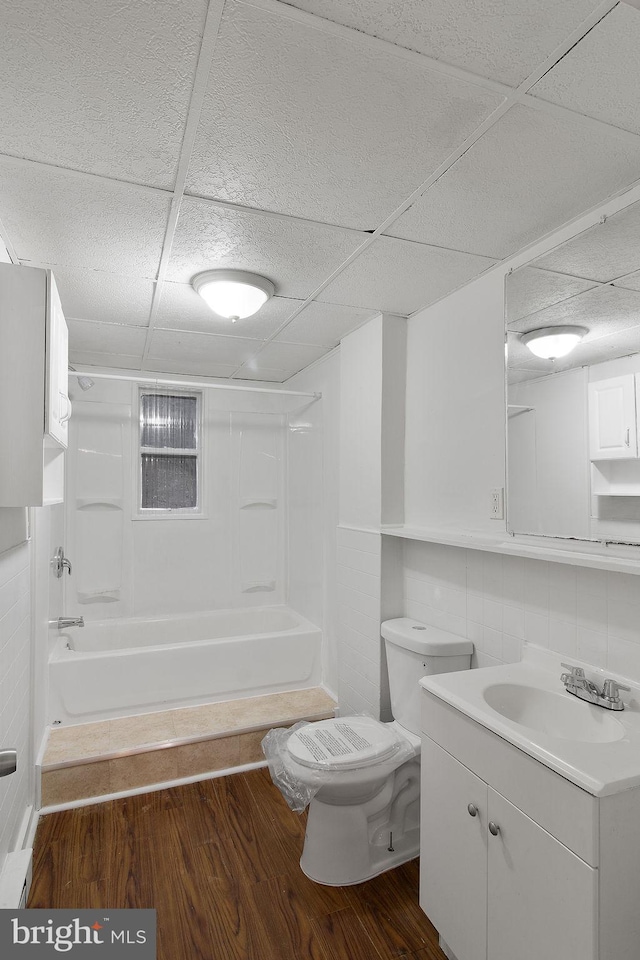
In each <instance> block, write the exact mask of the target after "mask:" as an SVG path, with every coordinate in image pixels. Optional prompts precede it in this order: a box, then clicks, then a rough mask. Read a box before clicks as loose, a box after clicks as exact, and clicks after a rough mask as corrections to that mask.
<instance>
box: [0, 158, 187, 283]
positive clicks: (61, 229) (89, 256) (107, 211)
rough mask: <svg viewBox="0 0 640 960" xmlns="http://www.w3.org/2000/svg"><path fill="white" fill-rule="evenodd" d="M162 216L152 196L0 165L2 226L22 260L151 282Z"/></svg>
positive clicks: (164, 202)
mask: <svg viewBox="0 0 640 960" xmlns="http://www.w3.org/2000/svg"><path fill="white" fill-rule="evenodd" d="M168 214H169V199H168V198H167V196H166V195H164V194H161V193H154V192H153V191H152V190H144V189H142V190H141V189H139V188H136V187H129V186H126V185H124V184H117V183H113V182H109V181H106V180H98V179H97V178H95V179H94V178H89V177H86V178H85V177H79V178H76V177H73V176H68V175H65V174H64V173H62V172H59V171H57V170H55V169H43V168H39V167H37V166H35V165H33V166H32V165H26V166H25V165H22V164H18V163H14V162H12V161H4V160H3V161H1V162H0V219H1V220H2V222H3V224H4V226H5V229H6V231H7V234H8V236H9V239H10V240H11V242H12V243H13V245H14V247H15V249H16V252H17V254H18V257H19V258H20V259H21V260H28V261H35V262H38V263H49V264H53V266H54V269H55V268H56V265H58V264H59V265H61V266H65V267H73V268H77V269H85V270H104V271H107V272H109V273H116V274H119V273H121V274H124V275H128V276H135V277H147V278H151V279H153V278H154V277H155V276H156V273H157V271H158V265H159V263H160V253H161V250H162V242H163V239H164V232H165V228H166V222H167V217H168Z"/></svg>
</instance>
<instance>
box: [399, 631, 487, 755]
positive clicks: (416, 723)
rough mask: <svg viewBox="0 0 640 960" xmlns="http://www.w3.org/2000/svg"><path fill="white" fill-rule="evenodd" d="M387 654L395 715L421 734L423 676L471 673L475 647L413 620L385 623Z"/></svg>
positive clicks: (410, 728)
mask: <svg viewBox="0 0 640 960" xmlns="http://www.w3.org/2000/svg"><path fill="white" fill-rule="evenodd" d="M380 632H381V634H382V637H383V639H384V642H385V648H386V652H387V668H388V672H389V692H390V694H391V712H392V713H393V718H394V720H397V721H398V723H400V724H401V725H402V726H403V727H405V729H407V730H410V731H411V732H412V733H415V734H417V735H418V736H419V735H420V687H419V685H418V681H419V680H420V679H421V678H422V677H426V676H429V675H431V676H432V675H433V674H436V673H452V672H453V671H454V670H468V669H469V667H470V666H471V654H472V653H473V644H472V642H471V641H470V640H466V639H465V638H464V637H456V636H455V635H454V634H453V633H447V632H446V631H445V630H439V629H438V628H437V627H431V626H429V625H428V624H426V623H420V622H419V621H418V620H411V619H410V617H399V618H397V619H396V620H385V622H384V623H383V624H382V626H381V628H380Z"/></svg>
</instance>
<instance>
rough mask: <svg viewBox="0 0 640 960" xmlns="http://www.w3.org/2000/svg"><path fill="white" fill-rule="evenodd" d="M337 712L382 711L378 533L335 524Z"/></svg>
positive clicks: (344, 713) (375, 713)
mask: <svg viewBox="0 0 640 960" xmlns="http://www.w3.org/2000/svg"><path fill="white" fill-rule="evenodd" d="M337 544H338V549H337V561H338V562H337V580H338V697H339V702H340V712H341V713H342V714H343V716H344V715H347V714H350V713H368V714H372V715H373V716H374V717H378V716H379V713H380V669H381V663H380V658H381V647H380V535H379V534H377V533H367V532H364V531H361V530H351V529H348V528H346V527H338V533H337Z"/></svg>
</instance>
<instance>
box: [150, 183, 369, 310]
mask: <svg viewBox="0 0 640 960" xmlns="http://www.w3.org/2000/svg"><path fill="white" fill-rule="evenodd" d="M364 240H366V236H363V234H361V233H356V232H355V231H353V230H343V229H341V228H340V227H327V226H323V225H322V224H316V223H305V222H304V221H301V220H288V219H286V218H283V217H269V216H261V215H260V214H254V213H244V212H243V211H242V212H241V211H237V210H224V209H219V208H216V207H214V206H212V205H211V204H210V203H207V202H206V201H201V200H192V199H185V200H184V202H183V204H182V208H181V211H180V217H179V219H178V227H177V230H176V236H175V239H174V242H173V247H172V252H171V260H170V263H169V269H168V272H167V279H169V280H178V281H180V282H181V283H189V282H190V281H191V279H192V277H193V276H194V274H196V273H200V271H202V270H212V269H214V268H219V267H224V268H227V269H229V268H231V269H236V270H250V271H252V272H253V273H259V274H261V275H262V276H265V277H267V278H268V279H269V280H272V281H273V283H275V286H276V294H277V295H278V296H279V297H287V298H293V299H300V300H302V299H305V298H306V297H308V296H309V294H311V293H313V291H314V289H315V288H316V287H317V286H318V285H319V284H320V283H321V282H322V281H323V280H325V279H326V277H327V276H328V275H329V274H330V273H332V272H333V271H334V270H335V269H337V268H338V267H339V266H340V264H341V263H343V262H344V261H345V260H346V259H347V257H348V256H350V254H351V253H353V251H354V250H356V249H357V248H358V247H359V246H360V244H361V243H363V241H364Z"/></svg>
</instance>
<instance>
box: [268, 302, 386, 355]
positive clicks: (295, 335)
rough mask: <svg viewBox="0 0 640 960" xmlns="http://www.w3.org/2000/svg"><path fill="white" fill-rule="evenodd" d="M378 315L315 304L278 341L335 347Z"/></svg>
mask: <svg viewBox="0 0 640 960" xmlns="http://www.w3.org/2000/svg"><path fill="white" fill-rule="evenodd" d="M375 315H376V311H375V310H370V309H366V308H361V307H345V306H343V305H342V304H337V303H319V302H318V301H316V300H314V301H313V302H312V303H309V304H308V305H307V306H306V307H305V308H304V310H303V311H302V313H299V314H298V316H297V317H296V318H295V319H294V320H292V321H291V323H289V324H287V326H286V327H285V328H284V330H282V331H281V332H280V333H279V334H278V336H277V337H276V342H278V341H282V340H285V341H288V342H289V343H310V344H316V345H318V346H323V347H335V346H336V344H338V343H339V342H340V340H342V338H343V337H346V335H347V334H348V333H351V331H352V330H355V329H356V327H359V326H360V325H361V324H363V323H364V322H365V321H366V320H369V319H370V318H371V317H374V316H375Z"/></svg>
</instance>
